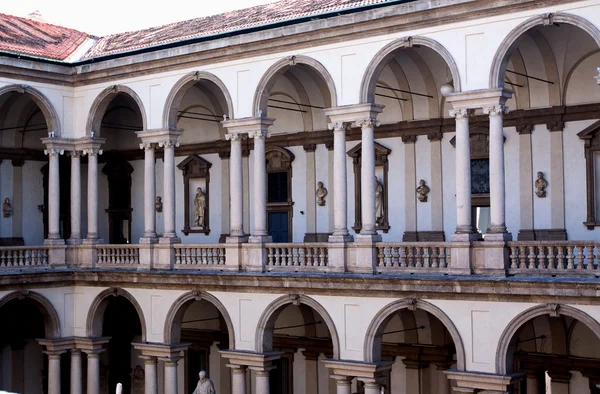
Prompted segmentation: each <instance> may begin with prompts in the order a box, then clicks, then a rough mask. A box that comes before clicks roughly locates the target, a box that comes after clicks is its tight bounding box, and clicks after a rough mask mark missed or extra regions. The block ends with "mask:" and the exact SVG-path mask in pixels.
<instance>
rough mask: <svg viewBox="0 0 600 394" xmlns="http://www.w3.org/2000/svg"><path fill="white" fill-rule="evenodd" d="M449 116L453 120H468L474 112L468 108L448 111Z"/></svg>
mask: <svg viewBox="0 0 600 394" xmlns="http://www.w3.org/2000/svg"><path fill="white" fill-rule="evenodd" d="M448 112H449V114H450V116H451V117H452V118H455V119H462V118H470V117H471V116H473V114H474V113H475V110H473V109H470V108H457V109H451V110H450V111H448Z"/></svg>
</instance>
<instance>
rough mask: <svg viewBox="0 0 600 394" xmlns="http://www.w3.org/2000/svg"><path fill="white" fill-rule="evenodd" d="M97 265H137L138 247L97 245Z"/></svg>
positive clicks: (138, 261)
mask: <svg viewBox="0 0 600 394" xmlns="http://www.w3.org/2000/svg"><path fill="white" fill-rule="evenodd" d="M96 250H97V252H98V265H100V266H105V265H117V266H118V265H127V266H130V265H138V264H139V263H140V245H97V246H96Z"/></svg>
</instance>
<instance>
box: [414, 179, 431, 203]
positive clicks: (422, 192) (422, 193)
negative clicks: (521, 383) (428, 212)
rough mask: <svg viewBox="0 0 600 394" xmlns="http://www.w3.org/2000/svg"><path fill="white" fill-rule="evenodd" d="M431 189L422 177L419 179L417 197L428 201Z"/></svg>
mask: <svg viewBox="0 0 600 394" xmlns="http://www.w3.org/2000/svg"><path fill="white" fill-rule="evenodd" d="M430 191H431V189H429V187H428V186H427V185H426V184H425V180H423V179H421V180H420V181H419V187H417V198H418V199H419V201H421V202H427V195H428V194H429V192H430Z"/></svg>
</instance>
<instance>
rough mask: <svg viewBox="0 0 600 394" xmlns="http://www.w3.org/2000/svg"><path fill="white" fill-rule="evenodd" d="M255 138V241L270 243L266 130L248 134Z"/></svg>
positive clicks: (253, 231) (253, 234)
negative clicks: (268, 230)
mask: <svg viewBox="0 0 600 394" xmlns="http://www.w3.org/2000/svg"><path fill="white" fill-rule="evenodd" d="M248 135H249V137H250V138H254V229H253V230H252V236H253V238H254V241H255V242H256V241H258V242H264V241H266V242H269V240H268V235H269V233H268V232H267V165H266V161H265V160H266V159H265V140H266V139H267V138H268V136H269V134H268V132H267V131H266V130H258V131H253V132H250V133H248Z"/></svg>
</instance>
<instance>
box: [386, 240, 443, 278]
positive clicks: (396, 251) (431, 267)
mask: <svg viewBox="0 0 600 394" xmlns="http://www.w3.org/2000/svg"><path fill="white" fill-rule="evenodd" d="M451 246H452V244H451V243H447V242H439V243H431V242H414V243H406V242H402V243H383V242H381V243H377V271H378V272H437V271H444V270H445V269H446V268H448V267H449V266H450V248H451Z"/></svg>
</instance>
